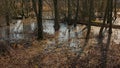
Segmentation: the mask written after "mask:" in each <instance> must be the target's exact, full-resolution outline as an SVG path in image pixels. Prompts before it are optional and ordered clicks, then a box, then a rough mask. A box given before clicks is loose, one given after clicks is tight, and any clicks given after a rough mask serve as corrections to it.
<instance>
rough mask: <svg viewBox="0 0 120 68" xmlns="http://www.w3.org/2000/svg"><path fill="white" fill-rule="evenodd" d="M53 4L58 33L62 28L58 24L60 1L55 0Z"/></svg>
mask: <svg viewBox="0 0 120 68" xmlns="http://www.w3.org/2000/svg"><path fill="white" fill-rule="evenodd" d="M53 2H54V14H55V23H54V29H55V31H58V30H59V28H60V25H59V23H58V0H53Z"/></svg>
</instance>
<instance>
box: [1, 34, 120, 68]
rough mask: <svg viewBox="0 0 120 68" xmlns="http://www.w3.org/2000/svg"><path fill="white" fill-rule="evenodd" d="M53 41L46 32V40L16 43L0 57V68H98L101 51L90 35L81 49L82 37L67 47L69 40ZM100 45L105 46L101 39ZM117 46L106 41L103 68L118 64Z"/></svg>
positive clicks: (115, 67)
mask: <svg viewBox="0 0 120 68" xmlns="http://www.w3.org/2000/svg"><path fill="white" fill-rule="evenodd" d="M53 40H55V38H54V35H48V34H46V39H44V40H42V41H36V40H33V41H32V42H31V44H29V45H31V46H29V47H27V48H25V47H22V46H21V45H22V44H17V48H14V49H13V50H12V51H10V54H9V55H8V54H7V55H5V56H0V68H75V67H76V68H97V67H98V68H100V65H101V62H102V61H101V56H102V53H101V50H100V48H101V47H100V44H98V43H97V42H95V41H96V39H95V38H90V39H89V42H88V45H87V46H86V47H85V48H83V47H84V46H79V45H84V40H85V39H80V38H77V41H79V40H80V41H81V42H82V43H78V46H77V47H70V46H69V41H71V39H69V40H68V42H65V43H64V42H63V43H53V42H51V41H53ZM103 41H105V40H103ZM103 44H104V45H106V43H104V42H103ZM26 45H28V44H26ZM119 45H120V44H115V43H114V42H113V43H110V46H109V50H108V54H107V58H106V60H107V63H106V64H107V68H118V67H119V66H120V65H119V64H120V54H119V53H120V46H119ZM13 46H14V45H13ZM80 48H81V49H83V50H80Z"/></svg>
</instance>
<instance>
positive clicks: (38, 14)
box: [32, 0, 43, 40]
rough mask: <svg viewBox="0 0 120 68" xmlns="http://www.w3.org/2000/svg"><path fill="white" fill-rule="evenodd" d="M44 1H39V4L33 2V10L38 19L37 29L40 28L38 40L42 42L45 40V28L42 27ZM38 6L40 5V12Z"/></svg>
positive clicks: (33, 0)
mask: <svg viewBox="0 0 120 68" xmlns="http://www.w3.org/2000/svg"><path fill="white" fill-rule="evenodd" d="M42 2H43V1H42V0H38V3H37V2H36V1H35V0H32V3H33V8H34V12H35V14H36V17H37V28H38V37H37V39H38V40H42V39H43V26H42V7H43V5H42V4H43V3H42ZM36 4H37V5H38V10H37V7H36Z"/></svg>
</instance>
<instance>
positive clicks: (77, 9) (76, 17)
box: [74, 0, 79, 27]
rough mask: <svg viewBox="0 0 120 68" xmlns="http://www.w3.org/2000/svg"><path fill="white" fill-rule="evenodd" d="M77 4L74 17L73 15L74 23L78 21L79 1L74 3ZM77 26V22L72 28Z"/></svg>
mask: <svg viewBox="0 0 120 68" xmlns="http://www.w3.org/2000/svg"><path fill="white" fill-rule="evenodd" d="M76 2H77V6H76V15H75V21H77V20H78V12H79V0H77V1H76ZM76 26H77V22H75V24H74V27H76Z"/></svg>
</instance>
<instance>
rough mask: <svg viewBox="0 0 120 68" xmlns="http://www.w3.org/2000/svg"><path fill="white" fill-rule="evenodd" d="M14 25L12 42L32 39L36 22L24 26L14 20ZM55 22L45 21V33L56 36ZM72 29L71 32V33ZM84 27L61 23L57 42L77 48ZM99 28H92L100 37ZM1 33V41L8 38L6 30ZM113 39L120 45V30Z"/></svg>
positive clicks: (118, 23)
mask: <svg viewBox="0 0 120 68" xmlns="http://www.w3.org/2000/svg"><path fill="white" fill-rule="evenodd" d="M13 22H14V24H11V25H10V39H11V40H12V39H13V40H20V39H26V38H27V39H29V38H32V37H31V36H30V35H31V34H30V33H34V30H35V29H36V25H37V24H36V22H30V24H23V22H22V20H17V21H16V20H14V21H13ZM114 24H117V25H120V18H117V20H116V21H115V23H114ZM53 26H54V21H53V20H43V31H44V32H46V33H48V34H53V35H54V34H55V31H54V28H53ZM69 29H70V32H69ZM82 29H83V26H81V25H78V26H77V28H76V29H75V28H73V26H71V27H70V28H68V26H67V25H66V24H64V23H60V30H59V34H58V38H57V40H58V41H59V43H63V42H66V41H70V42H69V43H70V46H75V45H76V43H77V44H80V42H79V43H78V41H75V40H76V38H80V37H82V36H83V35H82V31H81V30H82ZM99 29H100V28H99V27H92V32H93V34H94V35H98V33H99ZM0 31H1V32H2V33H1V37H0V39H5V38H6V28H1V29H0ZM112 36H113V39H114V41H113V42H115V43H116V44H120V41H119V40H120V30H119V29H113V34H112Z"/></svg>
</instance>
